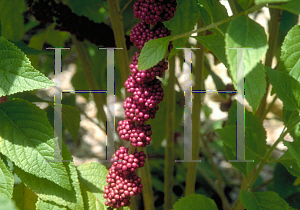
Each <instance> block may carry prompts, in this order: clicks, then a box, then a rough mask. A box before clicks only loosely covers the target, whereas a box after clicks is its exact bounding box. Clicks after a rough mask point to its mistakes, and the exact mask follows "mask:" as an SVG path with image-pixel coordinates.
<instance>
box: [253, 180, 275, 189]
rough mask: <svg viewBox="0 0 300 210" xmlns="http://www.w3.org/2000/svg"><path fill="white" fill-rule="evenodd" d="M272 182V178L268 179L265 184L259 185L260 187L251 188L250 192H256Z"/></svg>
mask: <svg viewBox="0 0 300 210" xmlns="http://www.w3.org/2000/svg"><path fill="white" fill-rule="evenodd" d="M273 181H274V177H273V178H271V179H269V180H267V181H265V182H263V183H261V184H260V185H257V186H256V187H253V188H252V189H251V191H252V192H254V191H256V190H259V189H260V188H262V187H264V186H266V185H267V184H269V183H271V182H273Z"/></svg>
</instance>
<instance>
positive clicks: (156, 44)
mask: <svg viewBox="0 0 300 210" xmlns="http://www.w3.org/2000/svg"><path fill="white" fill-rule="evenodd" d="M170 40H171V36H167V37H163V38H159V39H152V40H150V41H148V42H146V44H145V45H144V47H143V49H142V52H141V55H140V56H139V61H138V70H144V69H150V68H151V67H153V66H155V65H156V64H157V63H158V62H159V61H161V60H162V59H163V58H164V57H165V55H166V52H167V49H168V45H169V43H170Z"/></svg>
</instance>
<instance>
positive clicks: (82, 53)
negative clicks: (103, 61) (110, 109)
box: [71, 35, 106, 128]
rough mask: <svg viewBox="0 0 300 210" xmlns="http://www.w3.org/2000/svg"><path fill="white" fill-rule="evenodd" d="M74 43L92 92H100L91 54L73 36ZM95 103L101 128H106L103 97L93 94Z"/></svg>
mask: <svg viewBox="0 0 300 210" xmlns="http://www.w3.org/2000/svg"><path fill="white" fill-rule="evenodd" d="M71 38H72V41H73V43H74V45H75V47H76V51H77V54H78V57H79V59H80V61H81V64H82V68H83V72H84V74H85V77H86V79H87V81H88V84H89V87H90V89H91V90H99V89H100V88H99V87H98V84H97V82H96V80H95V77H94V73H93V65H92V61H91V58H90V56H89V53H88V51H87V48H86V46H85V45H84V43H83V42H79V41H78V40H77V39H76V37H75V36H74V35H72V36H71ZM93 97H94V101H95V104H96V107H97V117H98V119H99V122H102V125H101V124H100V125H101V127H104V128H105V123H106V114H105V112H104V109H103V105H104V103H103V99H102V96H101V95H100V94H99V93H93Z"/></svg>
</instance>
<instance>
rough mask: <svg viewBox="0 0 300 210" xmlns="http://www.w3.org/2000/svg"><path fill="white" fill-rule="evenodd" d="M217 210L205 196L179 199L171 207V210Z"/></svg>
mask: <svg viewBox="0 0 300 210" xmlns="http://www.w3.org/2000/svg"><path fill="white" fill-rule="evenodd" d="M183 209H189V210H207V209H209V210H217V209H218V207H217V205H216V203H215V202H214V200H213V199H211V198H208V197H206V196H205V195H199V194H192V195H189V196H185V197H183V198H181V199H179V200H178V201H177V202H176V203H175V204H174V206H173V210H183Z"/></svg>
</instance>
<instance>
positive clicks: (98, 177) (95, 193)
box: [77, 163, 108, 210]
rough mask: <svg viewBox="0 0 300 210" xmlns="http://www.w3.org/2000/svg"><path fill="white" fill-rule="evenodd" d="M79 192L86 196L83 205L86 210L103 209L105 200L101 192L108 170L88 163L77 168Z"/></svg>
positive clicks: (102, 166) (97, 164)
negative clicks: (85, 206)
mask: <svg viewBox="0 0 300 210" xmlns="http://www.w3.org/2000/svg"><path fill="white" fill-rule="evenodd" d="M77 170H78V176H79V181H80V186H81V191H82V192H83V194H85V195H86V199H85V204H88V206H89V208H88V209H97V210H98V209H99V210H100V209H105V202H106V199H105V198H103V191H104V187H105V185H107V183H106V175H107V174H108V170H107V169H106V167H105V166H104V165H101V164H99V163H88V164H83V165H79V166H78V167H77Z"/></svg>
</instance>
